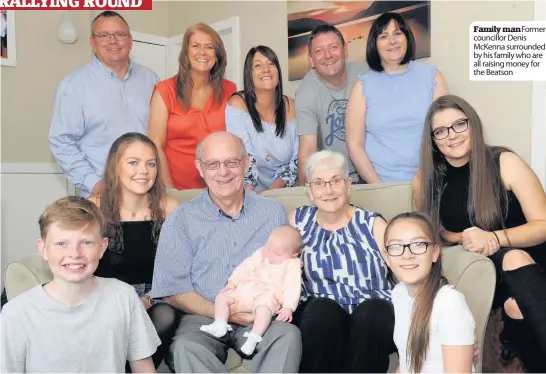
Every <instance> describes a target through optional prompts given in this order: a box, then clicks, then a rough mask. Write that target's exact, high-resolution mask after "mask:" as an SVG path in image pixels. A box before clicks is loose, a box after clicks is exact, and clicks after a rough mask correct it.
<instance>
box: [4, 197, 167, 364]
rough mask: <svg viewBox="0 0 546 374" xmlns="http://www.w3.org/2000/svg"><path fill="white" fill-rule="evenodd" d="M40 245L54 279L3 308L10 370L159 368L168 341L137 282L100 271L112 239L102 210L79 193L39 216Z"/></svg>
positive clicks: (53, 205) (63, 199) (5, 350)
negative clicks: (159, 331) (154, 357)
mask: <svg viewBox="0 0 546 374" xmlns="http://www.w3.org/2000/svg"><path fill="white" fill-rule="evenodd" d="M39 225H40V234H41V239H39V241H38V247H39V249H40V253H41V255H42V257H43V258H44V260H46V261H47V262H48V265H49V268H50V269H51V272H52V273H53V280H52V281H51V282H49V283H46V284H43V285H38V286H36V287H34V288H32V289H30V290H29V291H27V292H24V293H22V294H20V295H18V296H17V297H15V298H13V299H12V300H10V301H9V302H8V303H7V304H6V305H5V306H4V308H3V310H2V313H1V314H0V319H1V326H2V331H1V335H2V338H1V361H2V362H1V364H0V367H1V369H2V370H1V371H2V372H3V373H14V372H17V373H28V372H42V373H44V372H45V373H47V372H49V373H60V372H71V373H99V372H101V373H105V372H108V373H125V364H126V361H129V364H130V366H131V370H132V372H133V373H155V367H154V363H153V361H152V359H151V356H152V354H154V353H155V351H156V349H157V347H158V346H159V345H160V344H161V341H160V340H159V337H158V335H157V333H156V330H155V328H154V326H153V324H152V322H151V320H150V318H149V317H148V314H147V313H146V311H145V310H144V306H143V305H142V302H141V301H140V300H139V298H138V296H137V294H136V292H135V290H134V289H133V287H132V286H130V285H128V284H126V283H123V282H121V281H118V280H116V279H107V278H99V277H94V276H93V273H94V272H95V269H96V268H97V265H98V263H99V260H100V258H101V257H102V255H103V254H104V251H105V250H106V248H107V245H108V239H107V238H105V237H104V235H103V232H104V230H103V228H104V223H103V219H102V216H101V214H100V211H99V210H98V208H97V207H96V206H95V205H94V204H93V203H92V202H90V201H88V200H86V199H84V198H81V197H75V196H69V197H64V198H61V199H59V200H57V201H55V202H54V203H53V204H51V205H50V206H49V207H48V208H47V209H46V210H45V211H44V213H43V214H42V215H41V216H40V219H39Z"/></svg>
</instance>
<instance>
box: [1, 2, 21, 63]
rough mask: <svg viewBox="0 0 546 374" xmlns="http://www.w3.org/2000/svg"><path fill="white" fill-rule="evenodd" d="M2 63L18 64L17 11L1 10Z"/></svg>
mask: <svg viewBox="0 0 546 374" xmlns="http://www.w3.org/2000/svg"><path fill="white" fill-rule="evenodd" d="M0 23H1V24H0V37H1V45H0V51H1V53H0V56H1V58H0V65H7V66H16V65H17V54H16V51H15V11H14V10H2V11H0Z"/></svg>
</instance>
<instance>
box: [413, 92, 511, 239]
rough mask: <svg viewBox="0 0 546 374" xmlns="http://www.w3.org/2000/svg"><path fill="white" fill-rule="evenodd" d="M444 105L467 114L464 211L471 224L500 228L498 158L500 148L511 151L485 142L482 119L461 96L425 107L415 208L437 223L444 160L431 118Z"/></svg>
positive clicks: (502, 197)
mask: <svg viewBox="0 0 546 374" xmlns="http://www.w3.org/2000/svg"><path fill="white" fill-rule="evenodd" d="M445 109H456V110H459V111H461V112H463V113H464V115H465V116H466V117H467V118H468V126H469V128H470V129H471V131H472V133H471V150H470V160H469V162H470V185H469V192H468V201H467V204H466V205H467V211H468V214H469V220H470V222H471V224H472V225H473V226H476V227H479V228H480V229H482V230H486V231H493V230H497V229H499V227H502V228H503V229H504V214H505V212H506V209H507V204H508V195H507V192H506V189H505V188H504V184H503V182H502V178H501V173H500V166H499V165H500V163H499V162H498V158H499V157H500V154H501V153H502V152H511V151H510V150H509V149H508V148H504V147H491V146H488V145H487V144H486V143H485V139H484V132H483V126H482V121H481V120H480V117H479V116H478V113H477V112H476V110H475V109H474V108H473V107H472V106H471V105H470V104H469V103H467V102H466V101H465V100H464V99H462V98H460V97H458V96H455V95H445V96H441V97H439V98H437V99H436V100H435V101H434V102H433V103H432V104H431V106H430V108H429V109H428V112H427V115H426V119H425V129H424V131H423V138H422V140H421V156H420V165H421V166H420V170H419V190H420V191H419V195H420V199H419V201H417V202H416V204H417V207H418V209H419V210H421V211H423V212H425V213H427V214H428V215H429V216H430V217H431V219H432V222H433V223H434V224H435V225H436V226H438V227H439V225H440V199H441V197H442V192H443V189H444V187H445V186H444V181H443V180H444V176H445V174H446V171H447V164H446V163H447V161H446V159H445V157H444V155H443V154H442V152H440V149H439V148H438V146H437V145H436V144H435V143H434V140H433V139H432V134H431V131H432V118H433V117H434V115H435V114H436V113H438V112H441V111H442V110H445Z"/></svg>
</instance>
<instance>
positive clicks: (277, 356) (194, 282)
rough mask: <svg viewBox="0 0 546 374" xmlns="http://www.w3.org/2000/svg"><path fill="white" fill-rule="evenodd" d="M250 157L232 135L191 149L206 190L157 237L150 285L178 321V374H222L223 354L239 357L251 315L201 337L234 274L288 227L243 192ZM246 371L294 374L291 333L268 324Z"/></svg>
mask: <svg viewBox="0 0 546 374" xmlns="http://www.w3.org/2000/svg"><path fill="white" fill-rule="evenodd" d="M248 164H249V157H248V155H247V153H246V151H245V147H244V144H243V142H242V140H241V139H240V138H238V137H237V136H235V135H233V134H230V133H227V132H222V131H220V132H214V133H212V134H210V135H209V136H207V137H206V138H205V139H204V140H203V141H202V142H201V143H200V144H199V145H198V146H197V150H196V161H195V165H196V167H197V169H198V170H199V173H200V174H201V177H202V178H203V179H204V181H205V183H206V185H207V189H206V190H205V191H204V192H203V193H202V194H201V195H200V196H198V197H196V198H195V199H193V200H191V201H189V202H187V203H184V204H182V205H180V206H179V207H178V208H177V209H176V210H175V211H174V212H173V213H171V215H169V217H168V218H167V220H166V221H165V223H164V224H163V228H162V230H161V236H160V239H159V243H158V248H157V255H156V259H155V267H154V278H153V283H152V296H153V300H154V301H153V302H156V303H157V301H158V299H161V301H162V302H164V303H168V304H169V305H172V306H173V307H174V308H175V309H177V310H179V313H181V314H182V318H181V322H180V325H179V326H178V329H177V331H176V334H175V336H174V339H173V343H172V346H171V349H170V351H171V353H172V361H173V362H174V369H175V371H176V372H177V373H190V372H193V373H202V372H207V373H220V372H226V367H225V366H224V365H225V362H226V359H227V349H228V348H234V349H235V350H237V351H240V348H241V346H242V345H243V343H244V342H245V340H246V337H245V333H248V332H250V329H251V328H250V326H248V325H250V324H251V323H252V322H253V315H252V314H250V313H240V312H237V310H233V309H232V310H231V315H230V318H229V321H228V323H229V324H230V328H231V331H230V332H229V333H228V334H227V335H225V336H223V337H222V338H216V337H214V336H213V335H211V334H208V333H206V332H203V331H200V327H201V326H202V325H208V324H210V323H212V322H213V318H214V299H215V297H216V295H217V294H218V292H219V291H220V290H221V289H222V288H223V287H224V286H225V285H226V283H227V280H228V278H229V276H230V275H231V273H232V272H233V270H234V269H235V268H236V267H237V266H238V265H239V264H241V263H242V262H243V261H244V260H245V259H246V258H247V257H249V256H251V255H252V254H253V253H254V252H255V251H256V250H257V249H259V248H261V247H262V246H263V245H264V244H265V242H266V240H267V237H268V235H269V233H270V232H271V231H273V229H275V228H276V227H278V226H279V225H281V224H286V223H287V217H286V213H285V210H284V208H283V206H282V205H281V203H279V202H277V201H275V200H272V199H269V198H266V197H263V196H260V195H257V194H255V193H254V192H250V191H246V192H245V189H244V187H243V184H244V177H245V171H246V170H247V168H248ZM256 351H257V353H256V354H255V356H254V358H253V360H252V366H253V367H252V372H253V373H260V372H267V373H269V372H271V373H282V372H288V373H294V372H297V371H298V368H299V363H300V357H301V337H300V332H299V330H298V328H297V327H295V326H294V325H291V324H289V323H286V322H280V321H273V323H272V324H271V326H270V327H269V329H268V330H267V332H266V333H265V335H264V336H263V340H262V341H261V342H260V343H258V345H257V349H256Z"/></svg>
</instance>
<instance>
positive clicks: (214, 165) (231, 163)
mask: <svg viewBox="0 0 546 374" xmlns="http://www.w3.org/2000/svg"><path fill="white" fill-rule="evenodd" d="M244 158H245V156H243V157H241V158H228V159H227V160H225V161H218V160H210V161H203V160H199V162H200V163H202V164H203V165H205V169H207V170H218V169H220V165H222V164H224V165H225V167H226V168H228V169H237V168H238V167H239V165H241V161H243V159H244Z"/></svg>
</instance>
